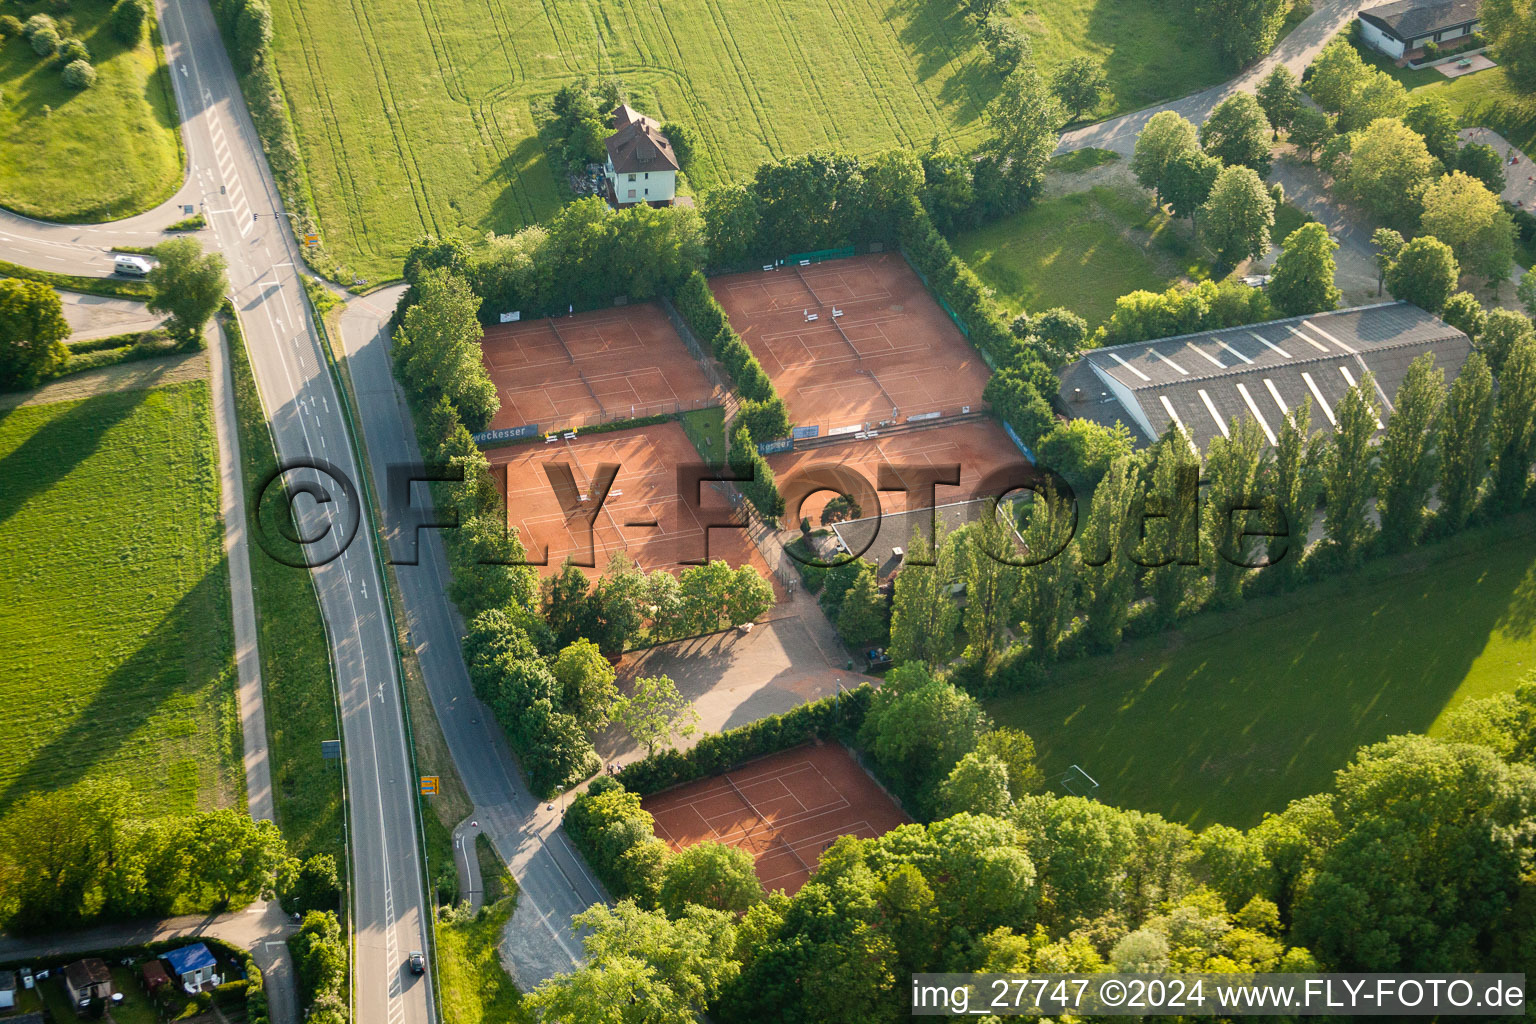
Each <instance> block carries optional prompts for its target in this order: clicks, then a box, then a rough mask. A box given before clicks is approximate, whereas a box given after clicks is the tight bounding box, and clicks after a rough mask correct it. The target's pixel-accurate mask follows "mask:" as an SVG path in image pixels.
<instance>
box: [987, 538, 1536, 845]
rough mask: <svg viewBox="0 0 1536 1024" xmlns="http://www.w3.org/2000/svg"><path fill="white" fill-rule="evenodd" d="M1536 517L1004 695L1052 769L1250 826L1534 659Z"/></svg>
mask: <svg viewBox="0 0 1536 1024" xmlns="http://www.w3.org/2000/svg"><path fill="white" fill-rule="evenodd" d="M1533 538H1536V517H1532V516H1530V515H1526V516H1524V517H1522V518H1519V519H1515V520H1509V521H1506V522H1504V523H1502V524H1498V525H1496V526H1493V527H1489V528H1486V529H1483V530H1479V531H1475V532H1472V533H1469V534H1466V535H1463V536H1461V537H1458V538H1455V539H1454V540H1452V541H1449V542H1447V543H1445V544H1444V545H1441V546H1436V547H1432V548H1428V549H1425V550H1421V551H1418V552H1414V553H1412V554H1410V555H1407V556H1404V557H1401V558H1397V559H1393V560H1390V561H1385V562H1377V563H1373V564H1371V565H1369V566H1368V567H1367V568H1366V569H1365V570H1364V571H1362V572H1360V573H1357V574H1354V575H1353V576H1351V577H1350V578H1348V579H1346V580H1338V581H1329V582H1325V583H1322V584H1318V585H1315V586H1312V587H1310V588H1304V589H1302V590H1300V591H1298V592H1295V593H1293V594H1290V595H1283V596H1279V597H1273V598H1266V599H1262V600H1255V601H1250V602H1248V603H1247V604H1246V605H1245V606H1244V607H1242V608H1241V609H1239V610H1237V611H1235V612H1231V613H1226V614H1222V615H1212V616H1206V617H1201V618H1197V619H1195V620H1193V621H1192V622H1191V623H1189V624H1188V625H1187V627H1186V628H1185V629H1183V630H1181V631H1180V632H1178V633H1174V634H1170V635H1167V636H1162V637H1154V638H1149V639H1146V640H1141V641H1137V642H1134V643H1130V644H1127V645H1126V646H1125V647H1124V648H1122V649H1121V650H1120V651H1118V652H1116V653H1115V654H1112V655H1109V656H1106V657H1102V658H1091V659H1086V660H1083V661H1079V662H1074V663H1069V664H1067V665H1064V666H1062V667H1061V668H1059V669H1058V670H1057V671H1056V673H1055V676H1056V678H1055V679H1054V680H1053V682H1052V683H1051V684H1049V685H1048V686H1046V687H1045V688H1043V689H1041V690H1039V691H1038V692H1034V693H1029V694H1025V695H1021V696H1016V697H1009V698H1006V699H1002V700H997V701H993V702H991V704H990V710H991V711H992V713H993V715H994V716H995V717H996V719H997V721H998V722H999V723H1000V724H1004V725H1011V726H1016V727H1018V728H1021V729H1024V730H1026V731H1027V732H1028V733H1029V734H1030V735H1031V736H1033V737H1034V739H1035V742H1036V744H1037V746H1038V749H1039V752H1040V763H1041V766H1042V767H1043V768H1044V769H1045V772H1046V775H1047V777H1048V778H1051V779H1055V778H1058V777H1059V776H1060V774H1061V772H1062V771H1064V770H1065V769H1066V768H1067V767H1068V766H1069V765H1072V764H1078V765H1081V766H1082V767H1083V768H1084V769H1085V770H1086V771H1087V772H1088V773H1089V774H1090V775H1092V776H1093V777H1094V778H1096V779H1097V780H1098V781H1099V783H1100V789H1099V791H1098V794H1097V795H1098V796H1099V798H1100V799H1102V800H1104V801H1106V802H1107V803H1111V804H1115V805H1118V806H1122V807H1134V808H1138V809H1141V810H1149V811H1158V812H1160V813H1162V814H1164V815H1166V816H1168V817H1169V818H1171V819H1174V820H1178V821H1186V822H1190V823H1192V824H1196V825H1204V824H1209V823H1211V822H1216V821H1220V822H1225V823H1227V824H1230V825H1235V826H1249V825H1252V824H1253V823H1254V822H1256V821H1258V820H1259V818H1261V817H1262V816H1263V814H1264V812H1266V811H1278V810H1280V809H1281V808H1283V807H1284V806H1285V805H1286V803H1288V802H1289V801H1291V800H1292V799H1295V798H1297V797H1301V796H1306V795H1307V794H1309V793H1315V792H1320V791H1322V790H1324V789H1327V788H1328V787H1329V786H1330V785H1331V783H1332V774H1333V772H1334V770H1335V769H1337V768H1340V767H1342V766H1343V765H1344V764H1345V763H1346V762H1348V760H1349V759H1350V757H1351V756H1353V754H1354V751H1355V750H1356V748H1358V747H1360V746H1362V745H1364V744H1367V743H1373V742H1376V741H1377V740H1380V739H1383V738H1385V737H1387V736H1390V735H1394V734H1396V733H1404V732H1424V731H1429V732H1431V733H1432V732H1433V731H1434V729H1435V726H1436V723H1437V722H1438V721H1439V720H1440V719H1441V717H1442V715H1443V714H1444V712H1445V711H1446V709H1447V708H1448V707H1450V706H1452V705H1454V704H1456V703H1458V702H1460V701H1464V700H1467V699H1469V698H1475V697H1483V696H1487V695H1489V694H1492V693H1496V692H1499V691H1503V690H1508V689H1512V688H1513V686H1514V684H1515V682H1516V681H1517V680H1518V679H1519V678H1520V677H1521V676H1523V675H1524V674H1526V673H1528V672H1531V671H1533V670H1536V546H1533V543H1532V541H1533Z"/></svg>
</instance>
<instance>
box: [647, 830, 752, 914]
mask: <svg viewBox="0 0 1536 1024" xmlns="http://www.w3.org/2000/svg"><path fill="white" fill-rule="evenodd" d="M762 898H763V883H762V882H760V881H758V879H757V872H756V870H755V868H754V863H753V860H752V855H751V854H750V853H748V852H747V851H746V850H743V849H741V848H740V847H736V846H726V845H724V844H723V843H716V842H710V841H708V840H706V841H704V842H702V843H695V844H694V845H693V846H689V847H685V848H684V849H682V850H679V851H678V852H677V853H675V854H673V855H672V856H670V857H668V858H667V861H666V864H665V866H664V867H663V868H662V870H661V892H660V898H659V901H658V902H659V903H660V906H661V908H662V909H663V910H665V911H666V912H667V914H668V915H669V916H671V917H674V918H677V917H682V916H683V914H684V913H685V912H686V911H687V909H688V907H689V905H690V904H691V905H694V906H700V907H708V908H709V909H711V910H723V911H726V912H728V913H732V914H744V913H746V912H747V908H749V907H750V906H752V904H754V903H756V902H758V901H759V900H761V899H762Z"/></svg>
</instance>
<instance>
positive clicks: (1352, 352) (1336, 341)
mask: <svg viewBox="0 0 1536 1024" xmlns="http://www.w3.org/2000/svg"><path fill="white" fill-rule="evenodd" d="M1302 324H1303V325H1304V326H1306V327H1310V328H1312V330H1313V331H1314V332H1316V333H1317V334H1321V335H1322V336H1323V337H1325V338H1327V339H1328V340H1329V341H1331V342H1333V343H1334V344H1335V345H1337V346H1339V348H1341V349H1343V350H1344V351H1345V352H1348V353H1349V354H1350V355H1352V356H1353V355H1358V354H1359V353H1357V352H1356V351H1355V350H1354V349H1352V348H1350V347H1349V346H1348V345H1346V344H1344V343H1343V342H1342V341H1340V340H1339V339H1338V338H1335V337H1334V336H1333V335H1331V334H1329V333H1328V332H1327V331H1325V330H1323V329H1322V328H1321V327H1319V326H1317V324H1315V323H1313V322H1312V321H1310V320H1303V321H1302Z"/></svg>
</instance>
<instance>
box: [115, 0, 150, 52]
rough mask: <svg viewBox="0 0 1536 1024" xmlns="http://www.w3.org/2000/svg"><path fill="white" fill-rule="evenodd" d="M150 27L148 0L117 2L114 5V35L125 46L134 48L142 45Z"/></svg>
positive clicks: (123, 0)
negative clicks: (146, 31)
mask: <svg viewBox="0 0 1536 1024" xmlns="http://www.w3.org/2000/svg"><path fill="white" fill-rule="evenodd" d="M148 25H149V4H148V2H147V0H117V3H115V4H113V5H112V34H113V35H115V36H116V37H117V38H118V39H119V40H120V41H121V42H123V43H124V44H125V45H127V46H130V47H133V46H138V45H139V44H140V43H142V42H143V41H144V35H145V30H146V28H147V27H148Z"/></svg>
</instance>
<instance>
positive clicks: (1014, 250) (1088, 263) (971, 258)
mask: <svg viewBox="0 0 1536 1024" xmlns="http://www.w3.org/2000/svg"><path fill="white" fill-rule="evenodd" d="M1186 233H1187V226H1184V225H1180V226H1178V227H1177V228H1176V226H1175V225H1174V223H1173V222H1172V221H1171V220H1170V219H1169V218H1168V217H1167V216H1166V215H1164V214H1162V213H1159V212H1156V211H1154V210H1153V209H1152V208H1151V206H1150V205H1149V203H1148V202H1146V201H1144V200H1142V199H1140V198H1138V197H1135V196H1133V195H1131V194H1130V193H1129V192H1128V191H1121V190H1117V189H1115V188H1112V187H1110V186H1106V185H1100V186H1097V187H1095V188H1092V189H1090V190H1088V191H1087V192H1074V193H1070V194H1068V195H1064V196H1060V197H1058V198H1055V199H1047V200H1045V201H1043V202H1041V203H1038V204H1036V205H1035V206H1032V207H1030V208H1029V209H1028V210H1025V211H1024V212H1023V213H1020V214H1015V215H1014V216H1012V217H1007V218H1004V219H1003V220H999V221H997V222H995V223H993V224H989V225H987V226H986V227H984V228H980V229H978V230H976V231H971V232H967V233H965V234H963V235H960V236H959V237H958V238H956V239H955V240H954V246H955V253H956V254H957V255H958V256H959V257H960V258H961V259H963V260H965V261H966V262H967V263H968V264H970V266H971V269H972V270H974V271H976V273H977V275H978V276H979V277H980V278H981V279H982V281H983V282H985V283H986V284H988V285H990V286H991V287H992V288H993V289H994V290H995V291H996V293H997V298H998V300H999V301H1000V302H1002V303H1003V305H1005V306H1007V307H1008V308H1009V309H1011V310H1014V311H1021V310H1030V311H1036V310H1040V309H1046V308H1049V307H1052V306H1066V307H1067V308H1068V309H1070V310H1072V311H1074V312H1075V313H1077V314H1078V315H1079V316H1081V317H1083V318H1084V319H1086V320H1087V321H1088V324H1089V326H1090V327H1092V326H1095V325H1097V324H1099V323H1101V322H1103V321H1104V320H1106V319H1108V317H1109V314H1110V313H1111V312H1113V310H1114V307H1115V299H1117V298H1119V297H1120V296H1121V295H1124V294H1125V293H1126V292H1131V291H1135V290H1136V289H1138V288H1146V289H1150V290H1152V291H1162V290H1163V289H1164V288H1167V287H1168V286H1169V285H1171V284H1173V283H1174V282H1175V281H1178V280H1180V279H1181V278H1184V277H1190V278H1195V279H1198V278H1202V277H1206V276H1209V270H1208V268H1206V266H1205V265H1204V263H1203V262H1202V261H1201V260H1200V259H1199V258H1198V257H1197V256H1196V254H1195V253H1194V250H1193V247H1192V246H1191V245H1190V244H1189V243H1188V242H1187V241H1185V237H1184V236H1185V234H1186Z"/></svg>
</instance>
